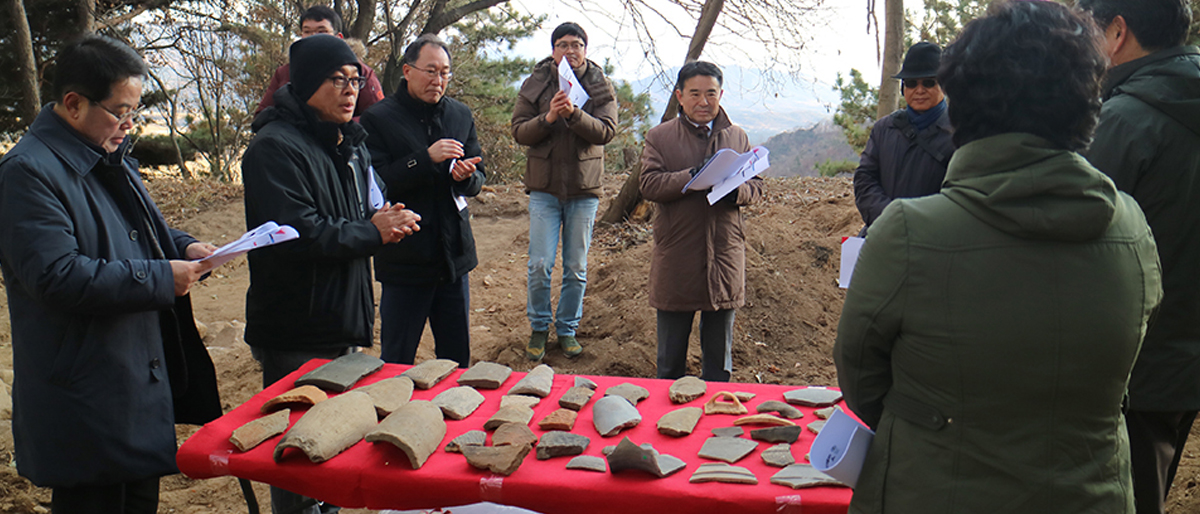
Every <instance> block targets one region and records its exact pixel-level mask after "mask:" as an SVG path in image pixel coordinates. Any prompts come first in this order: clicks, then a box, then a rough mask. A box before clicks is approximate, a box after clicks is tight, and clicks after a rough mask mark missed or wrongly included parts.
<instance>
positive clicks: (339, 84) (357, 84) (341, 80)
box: [329, 75, 367, 91]
mask: <svg viewBox="0 0 1200 514" xmlns="http://www.w3.org/2000/svg"><path fill="white" fill-rule="evenodd" d="M329 81H330V82H333V87H335V88H337V89H346V86H352V87H354V90H355V91H358V90H360V89H362V88H363V86H365V85H367V79H365V78H363V77H353V78H351V77H343V76H341V75H334V76H332V77H329Z"/></svg>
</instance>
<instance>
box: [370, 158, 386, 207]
mask: <svg viewBox="0 0 1200 514" xmlns="http://www.w3.org/2000/svg"><path fill="white" fill-rule="evenodd" d="M367 185H368V187H369V188H370V197H371V207H374V208H375V210H379V209H382V208H383V191H382V190H380V189H379V183H378V182H375V167H374V166H371V167H370V168H367Z"/></svg>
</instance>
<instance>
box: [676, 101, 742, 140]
mask: <svg viewBox="0 0 1200 514" xmlns="http://www.w3.org/2000/svg"><path fill="white" fill-rule="evenodd" d="M677 116H678V118H679V122H680V126H682V127H685V128H686V129H687V130H688V131H689V132H691V133H693V134H695V135H696V136H697V137H706V136H705V135H704V131H702V130H701V129H700V127H704V126H708V127H709V131H708V136H707V137H712V136H715V135H716V134H717V133H718V132H720V131H722V130H725V129H727V128H729V127H732V126H733V122H732V121H730V119H729V115H728V114H726V113H725V108H724V107H718V108H717V117H716V118H713V120H712V121H711V122H709V124H708V125H696V124H695V123H693V122H692V120H691V118H688V117H687V116H686V115H684V114H683V109H680V110H679V114H677Z"/></svg>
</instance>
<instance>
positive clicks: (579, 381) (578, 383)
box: [575, 377, 596, 391]
mask: <svg viewBox="0 0 1200 514" xmlns="http://www.w3.org/2000/svg"><path fill="white" fill-rule="evenodd" d="M575 387H586V388H588V389H591V390H593V391H595V390H596V383H595V382H592V381H591V379H587V378H583V377H575Z"/></svg>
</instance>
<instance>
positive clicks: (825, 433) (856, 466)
mask: <svg viewBox="0 0 1200 514" xmlns="http://www.w3.org/2000/svg"><path fill="white" fill-rule="evenodd" d="M873 439H875V432H873V431H871V429H869V428H867V427H866V426H864V425H863V424H862V423H859V422H858V420H856V419H854V418H852V417H850V415H849V414H846V413H845V412H843V411H842V410H841V409H834V411H833V415H832V416H829V420H828V421H826V422H825V427H824V428H822V429H821V433H819V434H817V438H816V439H814V440H813V443H812V448H811V449H809V453H808V455H809V460H810V462H812V465H813V467H814V468H816V469H817V471H820V472H822V473H825V474H826V475H829V476H831V477H833V478H836V479H838V480H840V481H841V482H842V483H843V484H846V485H848V486H850V487H851V488H854V486H856V485H858V475H859V473H861V472H862V466H863V461H864V460H866V458H867V449H869V448H870V447H871V441H872V440H873Z"/></svg>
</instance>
